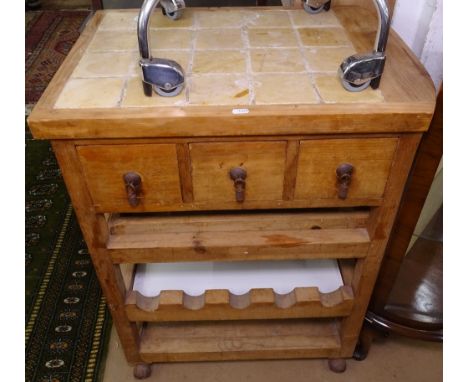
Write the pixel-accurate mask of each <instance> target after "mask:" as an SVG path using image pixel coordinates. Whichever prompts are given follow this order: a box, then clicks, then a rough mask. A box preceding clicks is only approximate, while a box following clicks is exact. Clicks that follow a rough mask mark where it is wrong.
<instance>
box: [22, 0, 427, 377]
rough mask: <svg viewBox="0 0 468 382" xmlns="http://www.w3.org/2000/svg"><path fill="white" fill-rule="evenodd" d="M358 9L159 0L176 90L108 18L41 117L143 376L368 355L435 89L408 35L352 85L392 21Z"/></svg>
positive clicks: (338, 364) (154, 36)
mask: <svg viewBox="0 0 468 382" xmlns="http://www.w3.org/2000/svg"><path fill="white" fill-rule="evenodd" d="M350 3H352V2H350V1H345V0H343V1H339V0H334V1H333V5H332V8H331V10H330V11H329V12H322V13H319V14H316V15H311V14H308V13H306V12H304V11H303V10H302V9H283V8H273V7H269V8H268V7H266V8H262V7H258V8H188V9H185V10H184V14H183V16H182V18H181V19H179V20H176V21H172V20H169V19H167V18H165V17H164V16H163V15H162V13H161V12H160V10H156V11H155V12H154V14H153V17H152V19H151V25H150V40H151V49H152V53H153V56H155V57H161V58H169V59H173V60H175V61H177V62H178V63H179V64H180V65H181V66H182V67H183V68H184V71H185V76H186V83H185V88H184V90H183V91H182V93H180V94H179V95H177V96H176V97H161V96H159V95H157V94H155V93H154V94H153V96H152V97H146V96H145V95H144V93H143V89H142V84H141V73H140V68H139V64H138V62H139V52H138V41H137V34H136V20H137V16H138V11H137V10H109V11H99V12H97V13H96V14H95V15H94V17H93V18H92V19H91V20H90V21H89V22H88V25H87V26H86V28H85V30H84V31H83V33H82V35H81V37H80V38H79V40H78V41H77V43H76V44H75V46H74V47H73V49H72V51H71V52H70V54H69V55H68V57H67V59H66V60H65V62H64V64H63V65H62V67H61V68H60V70H59V71H58V72H57V74H56V75H55V77H54V78H53V80H52V82H51V83H50V85H49V87H48V88H47V90H46V91H45V93H44V94H43V96H42V98H41V100H40V101H39V103H38V104H37V105H36V107H35V108H34V110H33V112H32V114H31V115H30V117H29V126H30V128H31V131H32V132H33V135H34V137H35V138H38V139H49V140H51V141H52V145H53V148H54V151H55V154H56V156H57V159H58V162H59V164H60V167H61V170H62V174H63V177H64V179H65V182H66V185H67V188H68V191H69V193H70V196H71V200H72V203H73V206H74V208H75V211H76V215H77V217H78V220H79V223H80V226H81V229H82V231H83V235H84V237H85V240H86V242H87V245H88V247H89V252H90V255H91V257H92V260H93V263H94V266H95V268H96V272H97V275H98V277H99V280H100V283H101V286H102V288H103V291H104V293H105V295H106V298H107V301H108V305H109V309H110V311H111V312H112V315H113V319H114V324H115V326H116V329H117V332H118V334H119V337H120V341H121V343H122V347H123V349H124V352H125V355H126V357H127V360H128V362H129V363H131V364H134V365H136V369H135V373H136V375H137V376H139V377H142V376H148V375H149V373H150V368H149V366H148V365H149V364H151V363H153V362H174V361H203V360H205V361H213V360H234V359H274V358H315V357H322V358H328V359H329V364H330V367H331V368H332V369H333V370H343V368H344V367H345V363H344V359H346V358H349V357H351V356H352V354H353V350H354V348H355V346H356V343H357V340H358V335H359V331H360V328H361V325H362V322H363V319H364V314H365V311H366V308H367V304H368V302H369V299H370V296H371V293H372V289H373V286H374V283H375V280H376V278H377V274H378V271H379V267H380V263H381V260H382V257H383V255H384V250H385V246H386V244H387V239H388V236H389V234H390V232H391V230H392V226H393V222H394V218H395V214H396V212H397V210H398V206H399V202H400V198H401V194H402V190H403V188H404V186H405V182H406V179H407V176H408V173H409V171H410V169H411V166H412V161H413V157H414V155H415V152H416V150H417V147H418V144H419V141H420V138H421V135H422V134H423V133H424V132H425V131H426V129H427V128H428V126H429V123H430V121H431V118H432V114H433V109H434V106H435V91H434V87H433V84H432V82H431V80H430V78H429V76H428V74H427V73H426V71H425V70H424V68H423V66H422V65H421V63H420V62H419V61H418V60H417V58H416V57H415V56H414V55H413V53H411V51H410V50H409V48H408V47H407V46H406V45H405V44H404V43H403V42H402V40H401V39H400V38H399V37H398V36H397V35H396V34H395V33H394V32H393V31H392V32H391V34H390V38H389V42H388V48H387V62H386V65H385V71H384V74H383V77H382V81H381V83H380V87H379V88H378V89H376V90H373V89H371V88H368V89H366V90H364V91H362V92H355V93H353V92H348V91H346V90H345V89H343V88H342V86H341V83H340V81H339V79H338V75H337V70H338V67H339V65H340V63H341V61H342V60H343V59H344V58H345V57H347V56H349V55H351V54H354V53H356V52H358V53H365V52H368V51H371V50H372V47H373V42H374V38H375V30H376V28H377V20H376V16H375V14H374V13H373V12H372V10H373V8H372V2H371V1H369V3H370V5H369V6H350V5H349V4H350ZM356 3H359V4H360V5H363V4H367V3H366V2H365V1H356ZM280 262H283V263H280ZM157 263H160V265H157ZM163 263H164V264H163ZM197 264H199V265H200V266H199V265H197ZM278 264H283V265H284V266H283V267H281V266H280V267H278ZM158 272H159V273H158ZM161 272H162V273H161ZM200 272H203V273H200ZM220 272H221V273H220ZM222 272H224V273H222ZM158 275H162V276H158ZM328 275H329V276H328ZM171 277H172V278H171ZM152 280H153V281H152ZM154 280H156V281H154ZM162 280H167V284H164V281H162ZM190 280H192V281H190ZM196 280H199V281H196ZM200 280H201V281H200ZM249 280H250V281H249ZM269 280H271V283H270V282H269ZM282 280H287V283H285V282H283V281H282ZM331 280H334V281H333V283H332V284H331ZM184 281H186V282H184ZM296 281H297V282H296ZM190 282H192V283H197V285H188V284H190ZM161 283H162V284H161ZM249 283H251V285H253V286H251V287H249V285H250V284H249ZM156 284H157V285H156ZM164 285H167V287H166V288H167V289H165V287H164ZM170 285H174V287H173V288H176V289H171V287H170ZM201 285H205V287H203V288H205V289H204V290H199V288H200V286H201ZM210 285H214V286H213V287H210ZM330 285H332V286H331V287H330ZM143 286H144V287H143ZM240 287H242V288H240ZM197 288H198V289H197ZM212 288H214V289H212ZM216 288H218V289H216ZM239 288H240V289H239ZM330 288H331V289H333V290H331V289H330ZM194 290H197V291H198V292H194ZM239 290H242V292H239ZM151 291H153V292H151Z"/></svg>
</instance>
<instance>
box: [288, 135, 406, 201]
mask: <svg viewBox="0 0 468 382" xmlns="http://www.w3.org/2000/svg"><path fill="white" fill-rule="evenodd" d="M397 144H398V139H397V138H369V139H354V138H352V139H324V140H304V141H301V142H300V150H299V160H298V169H297V183H296V190H295V195H294V198H295V199H296V200H311V199H330V200H335V201H336V200H344V199H345V200H347V201H348V202H349V201H350V200H353V199H356V202H358V201H361V202H363V203H367V202H368V201H370V200H378V199H380V198H382V196H383V193H384V190H385V185H386V183H387V178H388V175H389V172H390V167H391V165H392V161H393V156H394V153H395V149H396V146H397ZM344 164H350V165H352V173H351V176H350V178H348V181H349V183H348V186H346V185H344V184H343V183H341V187H342V189H341V190H340V181H339V179H338V177H337V169H338V167H340V166H341V165H344ZM345 170H349V166H348V168H347V169H346V168H345ZM341 181H342V182H343V181H344V182H346V180H345V179H341ZM340 191H341V192H342V194H341V195H340Z"/></svg>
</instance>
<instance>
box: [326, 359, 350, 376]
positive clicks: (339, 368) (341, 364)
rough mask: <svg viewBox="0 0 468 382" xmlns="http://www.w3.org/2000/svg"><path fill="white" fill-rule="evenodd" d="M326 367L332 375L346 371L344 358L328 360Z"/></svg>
mask: <svg viewBox="0 0 468 382" xmlns="http://www.w3.org/2000/svg"><path fill="white" fill-rule="evenodd" d="M328 367H329V368H330V370H331V371H333V372H334V373H344V372H345V370H346V360H345V359H344V358H331V359H329V360H328Z"/></svg>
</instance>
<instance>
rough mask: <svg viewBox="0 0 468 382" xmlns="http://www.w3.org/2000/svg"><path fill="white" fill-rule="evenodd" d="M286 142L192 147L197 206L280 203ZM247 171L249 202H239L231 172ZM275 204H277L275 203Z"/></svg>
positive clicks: (199, 145) (206, 144) (210, 144)
mask: <svg viewBox="0 0 468 382" xmlns="http://www.w3.org/2000/svg"><path fill="white" fill-rule="evenodd" d="M285 154H286V142H281V141H276V142H220V143H193V144H191V145H190V157H191V163H192V181H193V191H194V200H195V203H202V204H203V203H207V204H208V203H209V204H210V205H211V206H215V205H216V206H221V207H227V208H235V207H243V206H250V207H252V206H254V205H255V201H278V200H281V199H282V196H283V181H284V169H285ZM235 167H240V168H242V169H244V170H245V171H246V174H247V178H246V182H245V199H244V201H243V202H242V203H240V202H236V192H235V188H234V182H233V180H232V179H231V177H230V170H231V169H232V168H235ZM272 204H273V203H272Z"/></svg>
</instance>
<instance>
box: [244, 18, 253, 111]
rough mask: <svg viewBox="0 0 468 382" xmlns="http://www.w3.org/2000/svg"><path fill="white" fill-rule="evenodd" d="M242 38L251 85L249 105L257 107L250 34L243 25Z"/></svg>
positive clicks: (248, 78)
mask: <svg viewBox="0 0 468 382" xmlns="http://www.w3.org/2000/svg"><path fill="white" fill-rule="evenodd" d="M241 38H242V42H243V45H244V48H245V52H246V53H245V55H246V59H247V62H246V68H245V69H246V76H247V81H248V84H249V103H248V104H249V105H255V103H256V100H255V86H254V76H253V69H252V57H251V55H250V50H251V47H250V40H249V34H248V27H246V26H245V25H243V26H242V27H241Z"/></svg>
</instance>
